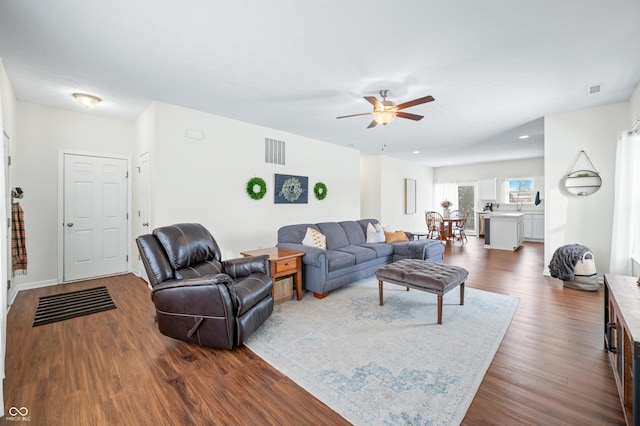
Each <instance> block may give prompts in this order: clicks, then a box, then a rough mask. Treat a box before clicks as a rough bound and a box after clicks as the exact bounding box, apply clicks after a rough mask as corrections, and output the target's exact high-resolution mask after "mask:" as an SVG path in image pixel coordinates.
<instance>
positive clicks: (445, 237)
mask: <svg viewBox="0 0 640 426" xmlns="http://www.w3.org/2000/svg"><path fill="white" fill-rule="evenodd" d="M459 221H460V218H450V217H445V218H442V222H440V240H442V241H449V240H453V238H454V237H455V235H454V234H453V227H454V226H455V225H456V224H457V223H458V222H459Z"/></svg>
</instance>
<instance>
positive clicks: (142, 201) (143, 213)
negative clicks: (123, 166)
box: [138, 152, 151, 283]
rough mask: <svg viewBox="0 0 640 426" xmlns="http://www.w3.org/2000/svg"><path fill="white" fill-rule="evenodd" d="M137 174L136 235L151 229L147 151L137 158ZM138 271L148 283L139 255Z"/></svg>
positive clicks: (146, 232)
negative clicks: (137, 224) (137, 225)
mask: <svg viewBox="0 0 640 426" xmlns="http://www.w3.org/2000/svg"><path fill="white" fill-rule="evenodd" d="M138 174H139V179H140V182H139V197H140V198H139V200H138V202H139V208H140V210H138V216H139V219H140V222H139V223H140V226H139V229H138V235H144V234H148V233H149V232H150V231H151V227H150V225H149V223H150V219H151V218H150V214H149V202H150V201H149V193H150V180H149V153H148V152H145V153H144V154H142V155H141V156H140V158H139V166H138ZM138 271H139V275H140V277H141V278H142V279H143V280H145V281H146V282H147V283H149V278H147V271H146V269H144V265H143V264H142V259H141V258H140V255H138Z"/></svg>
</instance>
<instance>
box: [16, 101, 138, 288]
mask: <svg viewBox="0 0 640 426" xmlns="http://www.w3.org/2000/svg"><path fill="white" fill-rule="evenodd" d="M17 125H18V134H19V139H17V140H16V143H15V144H14V148H13V153H12V154H13V164H12V172H13V175H12V179H13V181H12V185H13V186H20V187H22V189H23V191H24V198H23V199H22V200H21V205H22V208H23V210H24V214H25V230H26V236H27V253H28V256H29V266H28V274H27V275H25V276H17V277H16V279H15V282H16V283H17V285H18V286H21V285H23V284H27V283H28V284H29V286H37V285H46V284H55V283H57V276H58V255H59V254H58V227H59V226H60V224H61V222H58V196H59V194H58V151H59V150H72V151H77V152H85V153H97V154H112V155H120V156H128V157H130V156H131V155H132V153H133V147H134V128H133V122H128V121H122V120H114V119H110V118H103V117H99V116H96V115H91V114H85V113H79V112H72V111H66V110H61V109H55V108H48V107H44V106H40V105H35V104H31V103H26V102H18V103H17ZM60 255H61V254H60Z"/></svg>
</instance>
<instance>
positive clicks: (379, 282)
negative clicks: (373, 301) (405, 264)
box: [378, 280, 384, 306]
mask: <svg viewBox="0 0 640 426" xmlns="http://www.w3.org/2000/svg"><path fill="white" fill-rule="evenodd" d="M378 293H380V306H382V305H384V302H383V301H382V280H378Z"/></svg>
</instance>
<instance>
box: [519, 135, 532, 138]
mask: <svg viewBox="0 0 640 426" xmlns="http://www.w3.org/2000/svg"><path fill="white" fill-rule="evenodd" d="M518 139H529V135H522V136H518Z"/></svg>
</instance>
